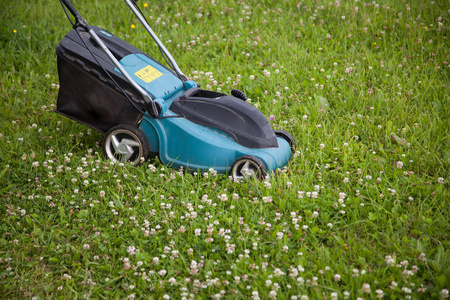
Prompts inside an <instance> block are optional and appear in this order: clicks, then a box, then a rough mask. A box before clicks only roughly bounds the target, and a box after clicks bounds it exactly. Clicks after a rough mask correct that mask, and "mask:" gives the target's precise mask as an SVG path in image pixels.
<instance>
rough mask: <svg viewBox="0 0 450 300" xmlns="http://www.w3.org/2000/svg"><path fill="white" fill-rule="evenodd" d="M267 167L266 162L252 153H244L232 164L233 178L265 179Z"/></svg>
mask: <svg viewBox="0 0 450 300" xmlns="http://www.w3.org/2000/svg"><path fill="white" fill-rule="evenodd" d="M266 174H267V169H266V166H265V165H264V163H263V162H262V161H261V160H260V159H259V158H257V157H255V156H252V155H244V156H242V157H240V158H238V159H237V160H236V161H235V162H234V163H233V165H232V166H231V175H232V176H233V179H242V180H247V179H250V178H257V179H260V180H262V179H264V178H265V177H266Z"/></svg>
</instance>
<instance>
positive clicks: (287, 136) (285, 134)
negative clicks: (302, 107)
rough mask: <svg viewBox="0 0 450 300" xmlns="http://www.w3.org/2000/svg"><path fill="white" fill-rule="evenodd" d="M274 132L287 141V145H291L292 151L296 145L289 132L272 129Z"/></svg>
mask: <svg viewBox="0 0 450 300" xmlns="http://www.w3.org/2000/svg"><path fill="white" fill-rule="evenodd" d="M274 132H275V135H276V136H277V137H280V138H282V139H285V140H286V141H287V142H288V143H289V146H290V147H291V151H292V152H294V149H295V146H296V143H295V139H294V137H293V136H292V135H291V134H290V133H289V132H287V131H284V130H274Z"/></svg>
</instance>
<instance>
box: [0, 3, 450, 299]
mask: <svg viewBox="0 0 450 300" xmlns="http://www.w3.org/2000/svg"><path fill="white" fill-rule="evenodd" d="M73 2H74V5H75V6H76V7H77V9H78V10H79V11H80V12H81V13H82V15H83V16H84V17H85V18H86V19H87V20H88V22H89V23H90V24H91V25H99V26H102V27H104V28H105V29H107V30H109V31H111V32H113V33H114V34H116V35H118V36H119V37H121V38H123V39H124V40H126V41H127V42H130V43H131V44H133V45H135V46H137V47H138V48H140V49H142V50H143V51H145V52H147V53H149V54H151V55H153V56H154V57H156V58H158V59H160V57H159V55H158V51H156V48H155V47H154V46H153V43H151V42H150V38H149V37H146V33H145V31H144V30H143V28H142V25H140V24H138V22H137V20H136V19H135V18H134V17H133V16H132V13H131V12H130V11H128V9H127V7H126V5H125V4H124V3H123V1H86V0H83V1H81V0H80V1H75V0H74V1H73ZM139 4H140V5H141V8H142V9H143V11H144V13H145V14H146V15H147V17H151V20H149V21H150V23H151V25H152V27H153V29H154V30H155V32H156V33H157V34H158V35H159V36H160V38H161V40H162V41H163V42H164V43H165V45H166V47H167V48H168V49H169V51H170V52H171V53H172V55H173V56H174V57H175V59H176V60H177V62H178V64H179V66H180V68H181V69H182V70H183V71H184V72H185V74H186V75H187V76H188V77H189V78H191V79H195V80H196V81H197V82H199V83H200V84H201V85H202V87H204V88H209V89H212V90H219V89H220V90H221V91H223V92H226V93H229V91H230V90H231V89H232V88H234V87H236V88H239V89H242V90H244V91H245V92H246V94H247V95H248V96H249V98H251V100H250V101H251V103H252V104H254V105H255V106H257V107H258V108H259V109H260V110H261V111H262V112H263V113H264V114H265V115H266V116H269V115H273V116H275V120H274V121H272V126H273V128H275V129H284V130H287V131H289V132H290V133H292V135H293V136H294V137H295V138H296V141H297V148H296V149H295V150H296V152H295V155H294V157H293V158H292V160H291V162H290V163H289V165H288V166H287V168H285V169H283V170H280V171H279V172H276V173H275V174H271V175H270V177H269V178H268V179H266V180H265V181H261V182H258V181H249V182H244V183H235V182H233V181H232V180H230V179H228V177H226V176H223V175H214V174H212V173H209V174H208V176H206V175H205V174H184V175H183V174H179V172H178V170H174V169H171V168H169V167H167V166H163V165H162V164H160V163H159V162H158V161H149V162H146V163H145V164H144V165H143V166H140V167H131V166H127V165H125V166H123V165H113V164H111V163H110V162H109V161H107V160H106V159H105V158H104V157H103V156H102V154H101V141H102V135H101V134H99V133H97V132H95V131H94V130H91V129H88V128H87V127H85V126H84V125H82V124H79V123H76V122H73V121H71V120H69V119H67V118H64V117H62V116H60V115H57V114H55V113H53V110H54V109H55V105H56V98H57V94H58V74H57V68H56V55H55V50H54V49H55V47H56V45H57V44H58V42H59V41H60V40H61V39H62V38H63V36H64V35H65V34H66V33H67V32H68V31H69V30H70V24H69V23H68V21H67V19H66V17H65V16H64V13H63V11H62V9H61V7H60V5H59V3H58V1H49V0H38V1H18V2H14V3H13V2H11V3H10V2H8V1H2V2H0V49H1V50H0V66H1V68H0V72H1V73H0V74H1V75H0V90H1V93H0V94H1V97H0V99H1V111H0V116H1V118H0V149H1V155H0V195H1V198H0V199H1V200H0V201H1V202H0V212H1V222H0V276H1V282H2V283H1V284H0V292H1V294H2V297H4V298H7V299H17V298H33V297H36V299H55V298H58V299H65V298H66V299H67V298H69V299H72V298H95V299H102V298H114V299H115V298H121V299H127V298H130V299H131V298H133V297H134V298H136V299H138V298H146V299H147V298H150V299H161V298H162V299H167V298H168V297H170V298H171V299H181V298H183V297H184V299H204V298H220V297H222V298H226V299H259V298H260V299H271V298H276V299H305V297H306V296H307V297H309V299H335V298H337V297H339V299H343V298H349V299H356V298H358V297H362V298H365V299H376V298H377V296H379V295H384V297H385V298H387V299H397V298H399V299H404V298H411V299H431V298H441V297H442V298H445V297H446V295H448V289H449V286H450V263H449V262H450V249H449V247H450V244H449V225H448V224H449V220H450V214H449V210H448V207H449V204H450V203H449V190H448V188H449V182H450V174H449V170H450V145H449V132H450V131H449V128H450V121H449V120H450V105H449V103H450V97H449V92H448V91H449V74H450V73H449V66H448V60H449V57H450V52H449V37H448V30H449V23H448V22H449V9H450V5H449V3H448V1H409V2H408V1H406V2H405V1H394V0H390V1H382V2H380V3H378V4H376V3H375V2H372V1H362V0H361V1H344V0H342V1H325V2H319V1H310V0H304V1H300V2H298V3H297V1H267V0H262V1H217V0H216V1H213V0H208V1H191V0H186V1H171V2H167V1H162V2H161V3H159V2H158V3H157V4H154V3H150V2H149V3H148V4H149V5H148V7H144V1H140V2H139ZM131 24H135V25H136V28H134V29H132V28H131V26H130V25H131ZM251 75H253V76H254V79H253V80H251V79H250V76H251ZM222 195H226V196H222ZM222 199H224V200H225V199H226V201H222ZM196 230H197V231H196ZM199 230H201V231H199ZM209 239H211V240H209ZM133 247H134V248H133ZM365 284H368V285H369V287H368V286H367V285H365ZM252 297H253V298H252ZM258 297H259V298H258ZM296 297H297V298H296ZM301 297H303V298H301Z"/></svg>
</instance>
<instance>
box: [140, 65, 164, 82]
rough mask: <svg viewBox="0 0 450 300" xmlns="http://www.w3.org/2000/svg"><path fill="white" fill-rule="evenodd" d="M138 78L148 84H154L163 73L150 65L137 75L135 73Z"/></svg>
mask: <svg viewBox="0 0 450 300" xmlns="http://www.w3.org/2000/svg"><path fill="white" fill-rule="evenodd" d="M134 75H136V76H137V77H139V78H140V79H142V80H144V81H145V82H146V83H149V82H152V81H153V80H155V79H156V78H158V77H160V76H162V73H161V72H159V71H158V70H156V69H155V68H153V67H152V66H150V65H148V66H146V67H145V68H142V69H140V70H139V71H137V72H136V73H134Z"/></svg>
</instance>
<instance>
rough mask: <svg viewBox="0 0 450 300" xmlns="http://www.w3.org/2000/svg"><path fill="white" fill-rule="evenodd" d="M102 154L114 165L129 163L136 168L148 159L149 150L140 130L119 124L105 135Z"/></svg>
mask: <svg viewBox="0 0 450 300" xmlns="http://www.w3.org/2000/svg"><path fill="white" fill-rule="evenodd" d="M103 153H104V154H105V156H106V157H107V158H108V159H110V160H112V161H113V162H115V163H118V162H130V163H131V164H132V165H133V166H136V165H139V164H140V163H142V162H143V161H146V160H147V159H148V157H149V155H150V148H149V144H148V141H147V138H146V137H145V135H144V133H143V132H142V131H141V130H139V129H138V128H136V127H133V126H131V125H128V124H120V125H117V126H114V127H113V128H111V129H110V130H109V131H108V132H107V133H106V134H105V138H104V139H103Z"/></svg>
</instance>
